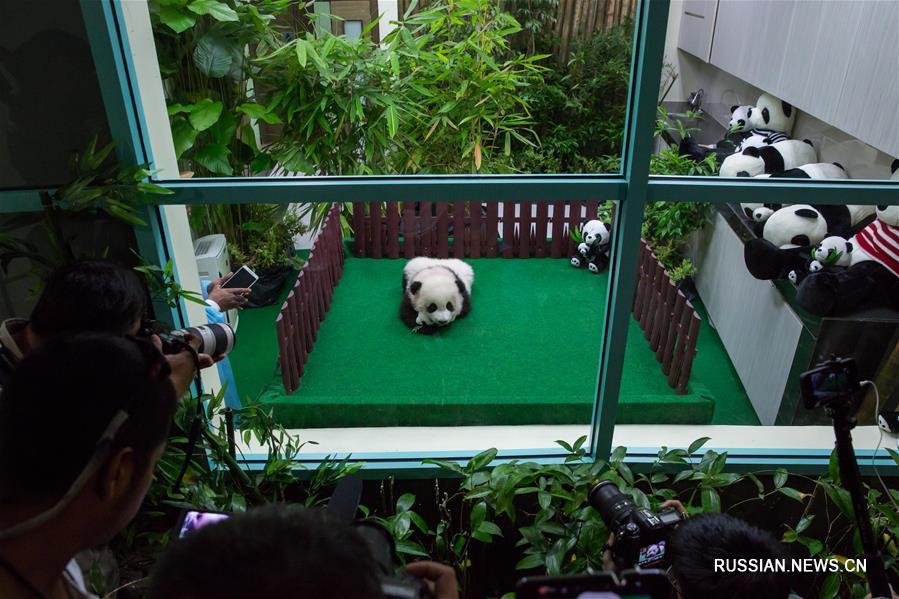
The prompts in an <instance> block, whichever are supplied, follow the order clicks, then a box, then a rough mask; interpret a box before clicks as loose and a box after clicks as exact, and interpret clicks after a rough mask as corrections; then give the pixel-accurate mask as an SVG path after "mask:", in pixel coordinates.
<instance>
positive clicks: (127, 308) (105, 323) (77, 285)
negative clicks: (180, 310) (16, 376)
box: [0, 260, 213, 396]
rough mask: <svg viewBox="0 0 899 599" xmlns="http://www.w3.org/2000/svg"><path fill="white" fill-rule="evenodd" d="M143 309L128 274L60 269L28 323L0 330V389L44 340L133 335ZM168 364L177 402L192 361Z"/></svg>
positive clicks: (104, 265)
mask: <svg viewBox="0 0 899 599" xmlns="http://www.w3.org/2000/svg"><path fill="white" fill-rule="evenodd" d="M146 309H147V291H146V289H145V288H144V285H143V283H142V281H141V280H140V278H139V277H138V275H137V274H136V273H135V272H134V271H132V270H129V269H127V268H124V267H122V266H119V265H117V264H114V263H112V262H108V261H105V260H83V261H79V262H73V263H71V264H68V265H66V266H63V267H61V268H58V269H57V270H55V271H53V272H52V273H51V274H50V277H49V278H48V279H47V283H46V286H45V287H44V290H43V293H41V296H40V298H39V299H38V302H37V304H36V305H35V307H34V310H33V311H32V312H31V318H30V319H29V320H24V319H19V318H11V319H8V320H5V321H4V322H3V323H2V324H0V389H2V388H3V387H4V386H5V385H6V383H7V381H8V380H9V377H10V376H11V374H12V372H13V370H14V369H15V367H16V364H17V363H18V362H19V360H21V359H22V357H23V356H25V355H26V354H28V353H29V352H30V351H32V350H34V349H35V348H37V347H39V346H40V345H41V344H42V343H44V342H45V341H46V340H48V339H51V338H53V337H55V336H57V335H61V334H64V333H75V332H86V331H94V332H102V333H109V334H112V335H118V336H124V335H136V334H137V333H138V332H139V330H140V326H141V319H142V318H143V316H144V313H145V312H146ZM194 345H195V347H196V346H197V345H196V344H194ZM166 360H167V361H168V362H169V366H170V367H171V370H172V383H173V384H174V385H175V389H176V391H177V393H178V395H179V396H181V395H183V394H184V392H186V391H187V388H188V386H189V385H190V383H191V382H192V381H193V376H194V363H193V358H192V356H190V355H189V354H188V353H187V352H182V353H179V354H172V355H168V356H166ZM199 363H200V367H201V368H205V367H207V366H211V365H212V363H213V360H212V358H210V357H209V356H207V355H205V354H200V355H199ZM53 371H54V369H50V372H53Z"/></svg>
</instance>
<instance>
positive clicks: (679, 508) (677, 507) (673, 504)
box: [659, 499, 687, 517]
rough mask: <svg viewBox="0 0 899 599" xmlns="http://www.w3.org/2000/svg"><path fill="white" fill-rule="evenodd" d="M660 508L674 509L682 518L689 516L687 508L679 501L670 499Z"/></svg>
mask: <svg viewBox="0 0 899 599" xmlns="http://www.w3.org/2000/svg"><path fill="white" fill-rule="evenodd" d="M659 507H660V508H662V509H663V510H664V509H667V508H670V507H673V508H674V509H675V510H676V511H677V513H678V514H680V515H681V516H684V517H686V515H687V508H685V507H684V504H682V503H681V502H680V501H678V500H677V499H669V500H668V501H663V502H662V503H661V504H660V505H659Z"/></svg>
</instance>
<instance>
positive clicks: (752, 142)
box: [735, 93, 796, 153]
mask: <svg viewBox="0 0 899 599" xmlns="http://www.w3.org/2000/svg"><path fill="white" fill-rule="evenodd" d="M746 121H747V128H748V129H749V133H748V134H747V135H746V137H745V138H744V139H743V141H742V142H741V143H740V145H738V146H737V148H736V150H735V152H736V153H739V152H742V151H743V150H745V149H746V148H761V147H763V146H770V145H773V144H776V143H777V142H779V141H786V140H788V139H790V135H791V134H792V132H793V123H794V122H795V121H796V110H795V109H794V108H793V106H792V105H791V104H790V103H789V102H784V101H783V100H780V99H779V98H775V97H774V96H772V95H771V94H768V93H764V94H762V95H761V96H759V99H758V100H757V101H756V103H755V106H753V107H751V109H750V110H749V112H748V114H747V115H746Z"/></svg>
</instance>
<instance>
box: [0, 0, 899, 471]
mask: <svg viewBox="0 0 899 599" xmlns="http://www.w3.org/2000/svg"><path fill="white" fill-rule="evenodd" d="M125 2H126V0H81V8H82V12H83V15H84V20H85V24H86V26H87V30H88V34H89V37H90V42H91V48H92V52H93V54H94V58H95V62H96V65H97V69H98V75H99V80H100V82H101V87H102V88H103V89H102V91H103V98H104V102H105V104H106V108H107V114H108V117H109V121H110V127H111V130H112V132H113V137H114V138H115V139H117V140H118V141H119V147H118V152H119V154H120V158H121V159H122V160H126V161H132V162H133V161H138V162H152V154H151V151H150V149H149V146H150V144H149V143H148V141H147V139H148V133H149V132H148V130H147V126H146V123H145V122H144V117H143V111H142V106H141V96H140V91H139V89H138V87H137V84H136V74H135V71H134V63H133V57H132V54H131V49H130V46H129V39H128V34H127V31H126V30H125V28H124V26H123V10H124V9H123V4H124V3H125ZM668 12H669V2H668V0H652V1H649V0H641V1H640V2H639V6H638V9H637V16H636V24H635V33H634V52H633V63H632V69H631V77H632V80H631V87H630V90H629V97H628V105H627V118H626V127H625V131H624V150H623V156H622V170H621V172H620V173H619V174H610V175H444V176H418V175H414V176H377V177H307V178H302V179H261V178H241V179H205V180H204V179H190V180H184V179H179V180H166V179H162V180H157V181H156V182H157V183H159V184H161V185H164V186H165V187H168V188H169V189H171V190H172V191H173V192H174V194H173V195H171V196H164V197H163V198H162V202H163V203H165V204H186V205H191V204H207V203H208V204H213V203H253V202H260V203H288V202H291V203H292V202H332V201H340V202H342V201H347V198H352V197H354V196H355V197H358V196H360V195H361V196H364V198H365V200H366V201H385V202H396V201H404V200H419V199H421V198H422V197H427V198H429V199H430V200H432V201H438V200H456V199H458V198H459V197H464V198H465V199H467V200H472V201H483V202H491V201H511V200H517V201H534V202H551V201H557V200H567V199H571V198H577V199H578V200H588V201H589V200H597V201H605V200H614V201H616V202H617V203H618V208H617V210H616V214H615V223H614V227H615V229H616V234H615V236H614V248H613V252H612V262H611V264H610V276H609V293H608V301H607V304H606V307H605V316H606V318H605V325H604V330H603V333H602V343H603V345H602V350H601V353H600V363H599V365H598V371H599V372H598V376H597V381H598V383H597V393H596V401H595V404H594V409H593V419H592V424H591V429H590V430H591V434H590V451H591V453H592V455H593V456H594V457H596V458H600V459H605V458H607V457H608V456H609V454H610V452H611V449H612V435H613V431H614V427H615V416H616V412H617V408H618V392H619V389H620V385H621V373H622V367H623V363H624V354H625V346H626V343H627V330H628V321H629V318H630V308H631V304H632V299H633V293H634V287H635V278H636V259H637V252H636V251H627V250H628V249H632V250H633V249H634V248H637V247H638V243H639V239H640V232H641V227H642V222H643V211H644V207H645V206H646V204H647V202H652V201H662V200H664V201H674V202H708V203H714V204H720V203H734V202H750V201H751V202H772V203H793V204H798V203H805V204H826V203H846V198H847V197H851V198H852V202H853V203H858V204H873V205H884V204H888V205H896V204H899V184H897V183H896V182H888V181H858V180H852V181H851V182H846V181H834V182H830V181H798V180H783V179H780V180H761V181H758V180H755V181H751V182H749V181H747V180H746V179H719V178H689V177H662V176H651V175H650V174H649V162H650V156H651V154H652V152H653V142H654V140H653V137H654V135H653V133H654V124H655V119H656V106H657V97H658V88H659V81H660V77H661V71H662V62H663V53H664V46H665V36H666V26H667V21H668ZM39 191H40V190H15V191H7V192H3V193H2V194H0V197H2V201H0V211H2V212H22V211H31V210H36V209H39V208H40V201H39V196H38V192H39ZM148 210H149V211H150V213H151V214H150V215H149V216H150V217H151V218H150V219H149V222H151V223H152V227H151V228H150V230H149V231H146V230H145V231H143V232H142V234H141V236H140V237H139V240H140V244H141V251H142V252H143V253H145V255H148V256H151V257H152V258H154V259H156V260H157V261H158V262H160V263H164V262H165V261H166V260H167V259H168V257H169V256H170V254H171V247H170V240H169V239H168V236H167V231H166V229H165V224H164V221H163V219H161V218H160V216H159V207H152V208H149V209H148ZM180 312H183V310H181V311H176V313H174V314H173V315H172V319H173V320H174V321H175V322H176V323H180V322H183V315H182V314H181V313H180ZM828 441H829V437H828ZM716 449H721V450H728V451H729V452H730V454H731V459H730V460H729V462H728V466H729V468H733V469H737V470H739V469H753V468H759V467H766V466H771V465H775V464H776V465H778V466H787V467H788V468H790V470H792V471H794V472H799V471H805V472H819V471H823V470H824V469H826V467H827V462H828V457H829V455H830V450H829V448H827V447H822V448H819V449H808V450H798V449H792V450H791V449H776V448H774V449H770V448H766V449H748V448H727V447H716ZM658 450H659V448H658V447H642V448H639V447H636V448H629V449H628V458H627V459H628V460H629V461H630V462H632V463H635V464H637V467H639V465H640V464H641V463H649V462H651V461H652V460H653V459H654V458H655V456H656V453H657V452H658ZM857 454H858V456H859V458H864V459H863V461H862V462H861V465H862V467H863V469H870V468H871V467H872V466H873V465H875V464H876V465H877V466H878V467H880V468H895V464H894V463H893V462H892V460H891V459H890V458H889V456H888V455H886V453H885V452H883V451H881V452H880V453H878V454H876V455H875V454H874V452H873V451H871V450H859V451H857ZM435 455H436V454H433V453H431V454H424V453H405V454H396V453H391V454H368V455H363V456H359V455H358V454H356V455H354V458H359V459H362V460H365V461H366V463H367V464H368V466H369V467H370V469H371V471H372V474H374V473H376V472H378V471H389V472H396V471H398V470H407V471H409V470H411V471H412V475H414V472H415V471H419V470H424V469H426V467H423V466H422V465H421V463H420V461H421V458H423V457H432V456H435ZM559 455H560V453H559V452H558V451H554V450H549V449H545V450H544V449H535V450H522V451H514V452H504V453H501V454H500V459H501V460H507V459H513V458H520V457H527V458H529V459H536V460H548V461H556V460H559V459H560V458H559V457H558V456H559ZM440 457H442V458H456V459H460V460H464V459H467V458H469V457H471V455H464V454H460V453H458V452H440ZM257 458H258V459H257ZM319 459H320V457H318V456H309V457H308V458H305V457H304V458H299V459H298V460H297V461H298V462H300V463H306V464H311V463H315V462H316V461H317V460H319ZM248 460H249V466H250V467H255V466H258V465H259V464H260V460H264V456H256V457H254V456H248Z"/></svg>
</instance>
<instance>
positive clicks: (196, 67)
mask: <svg viewBox="0 0 899 599" xmlns="http://www.w3.org/2000/svg"><path fill="white" fill-rule="evenodd" d="M297 6H302V3H300V2H297V0H265V1H262V2H240V1H235V0H228V1H227V2H220V1H218V0H152V1H151V2H150V15H151V21H152V23H153V31H154V37H155V41H156V48H157V54H158V56H159V63H160V71H161V73H162V76H163V81H164V84H165V88H166V95H167V100H168V111H169V118H170V124H171V128H172V137H173V141H174V143H175V154H176V156H177V157H178V158H179V162H180V164H181V167H182V170H187V171H192V172H195V173H197V174H199V175H202V176H215V175H224V176H230V175H233V174H241V175H242V174H250V173H257V172H261V171H264V170H267V169H270V168H271V167H272V166H273V164H272V161H271V159H270V157H269V155H268V153H267V152H265V151H264V150H261V149H260V148H259V145H258V143H257V140H258V134H259V124H260V123H264V124H268V125H277V124H278V123H280V120H279V118H278V117H277V116H276V115H275V114H273V113H272V112H271V111H270V110H269V109H268V107H266V106H263V105H262V104H259V103H257V102H255V101H253V93H252V90H253V77H254V73H253V69H252V67H251V64H252V62H251V61H252V59H253V58H254V57H255V56H257V55H260V54H263V53H266V52H268V51H269V50H271V49H272V48H274V47H277V46H278V45H280V44H281V37H282V35H285V34H293V33H294V29H293V28H292V27H290V26H289V24H285V18H284V17H286V16H287V15H288V14H289V11H290V10H291V8H292V7H297Z"/></svg>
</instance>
